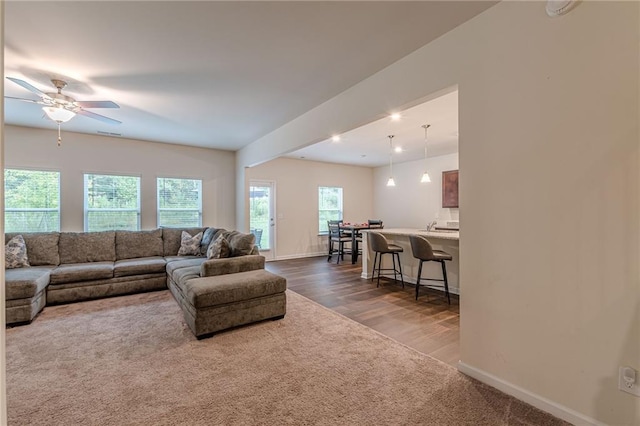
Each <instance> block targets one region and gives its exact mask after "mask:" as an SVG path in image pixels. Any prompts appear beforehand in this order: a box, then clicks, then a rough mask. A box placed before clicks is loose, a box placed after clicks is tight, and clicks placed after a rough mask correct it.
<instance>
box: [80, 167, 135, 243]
mask: <svg viewBox="0 0 640 426" xmlns="http://www.w3.org/2000/svg"><path fill="white" fill-rule="evenodd" d="M84 189H85V190H84V198H85V200H84V206H85V216H84V230H85V231H86V232H92V231H107V230H112V229H125V230H133V231H135V230H139V229H140V178H139V177H137V176H115V175H95V174H86V175H84Z"/></svg>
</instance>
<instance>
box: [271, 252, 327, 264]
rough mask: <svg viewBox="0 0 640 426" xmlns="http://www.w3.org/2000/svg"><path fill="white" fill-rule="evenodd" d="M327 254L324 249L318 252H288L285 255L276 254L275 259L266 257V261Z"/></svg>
mask: <svg viewBox="0 0 640 426" xmlns="http://www.w3.org/2000/svg"><path fill="white" fill-rule="evenodd" d="M320 256H325V257H326V256H327V252H326V251H322V252H318V253H304V254H289V255H287V256H276V258H275V259H268V260H267V262H272V261H274V260H290V259H302V258H304V257H320Z"/></svg>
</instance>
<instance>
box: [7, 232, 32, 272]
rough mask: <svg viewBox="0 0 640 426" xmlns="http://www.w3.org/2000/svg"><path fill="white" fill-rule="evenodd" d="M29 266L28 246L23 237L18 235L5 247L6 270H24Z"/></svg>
mask: <svg viewBox="0 0 640 426" xmlns="http://www.w3.org/2000/svg"><path fill="white" fill-rule="evenodd" d="M25 266H29V258H28V257H27V244H26V243H25V242H24V238H22V235H16V236H15V237H13V238H12V239H10V240H9V242H8V243H7V244H5V246H4V267H5V269H14V268H23V267H25Z"/></svg>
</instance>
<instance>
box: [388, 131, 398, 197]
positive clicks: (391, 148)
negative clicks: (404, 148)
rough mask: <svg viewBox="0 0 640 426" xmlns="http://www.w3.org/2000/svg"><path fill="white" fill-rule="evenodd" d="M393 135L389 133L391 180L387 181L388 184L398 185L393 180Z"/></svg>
mask: <svg viewBox="0 0 640 426" xmlns="http://www.w3.org/2000/svg"><path fill="white" fill-rule="evenodd" d="M393 136H394V135H389V136H388V138H389V147H390V150H389V180H388V181H387V186H396V182H395V181H394V180H393Z"/></svg>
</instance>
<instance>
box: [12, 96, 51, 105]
mask: <svg viewBox="0 0 640 426" xmlns="http://www.w3.org/2000/svg"><path fill="white" fill-rule="evenodd" d="M4 98H5V99H15V100H17V101H24V102H31V103H34V104H40V105H44V102H42V101H36V100H33V99H25V98H14V97H13V96H5V97H4Z"/></svg>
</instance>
